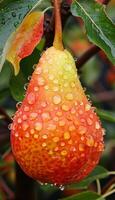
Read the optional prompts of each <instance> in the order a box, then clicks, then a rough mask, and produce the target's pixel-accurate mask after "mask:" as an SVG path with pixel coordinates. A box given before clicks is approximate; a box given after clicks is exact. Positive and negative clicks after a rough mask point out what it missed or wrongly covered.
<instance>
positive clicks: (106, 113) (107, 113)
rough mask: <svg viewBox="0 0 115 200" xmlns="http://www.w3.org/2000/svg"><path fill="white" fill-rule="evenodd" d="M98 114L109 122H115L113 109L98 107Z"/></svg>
mask: <svg viewBox="0 0 115 200" xmlns="http://www.w3.org/2000/svg"><path fill="white" fill-rule="evenodd" d="M96 112H97V114H98V115H99V116H100V118H101V119H104V120H106V121H109V122H113V123H114V122H115V113H113V112H111V111H106V110H102V109H97V110H96Z"/></svg>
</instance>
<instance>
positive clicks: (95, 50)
mask: <svg viewBox="0 0 115 200" xmlns="http://www.w3.org/2000/svg"><path fill="white" fill-rule="evenodd" d="M100 50H101V49H100V48H99V47H97V46H96V45H92V46H91V47H90V48H89V49H88V50H87V51H86V52H85V53H84V54H83V55H81V56H80V57H79V58H78V60H77V61H76V66H77V68H78V69H79V68H81V67H82V66H83V65H84V64H85V63H86V62H87V61H88V60H89V59H90V58H91V57H92V56H94V55H95V54H96V53H98V52H99V51H100Z"/></svg>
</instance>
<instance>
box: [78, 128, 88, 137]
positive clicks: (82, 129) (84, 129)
mask: <svg viewBox="0 0 115 200" xmlns="http://www.w3.org/2000/svg"><path fill="white" fill-rule="evenodd" d="M78 131H79V134H81V135H82V134H84V133H86V131H87V129H86V127H85V126H80V127H79V129H78Z"/></svg>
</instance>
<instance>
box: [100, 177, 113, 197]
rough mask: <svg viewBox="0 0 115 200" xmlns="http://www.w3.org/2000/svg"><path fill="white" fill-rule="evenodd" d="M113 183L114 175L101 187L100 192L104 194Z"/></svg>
mask: <svg viewBox="0 0 115 200" xmlns="http://www.w3.org/2000/svg"><path fill="white" fill-rule="evenodd" d="M113 183H115V177H113V178H112V179H110V181H109V182H108V183H107V184H106V185H105V186H104V187H103V189H102V194H105V193H106V192H107V190H108V189H109V187H110V186H111V185H112V184H113Z"/></svg>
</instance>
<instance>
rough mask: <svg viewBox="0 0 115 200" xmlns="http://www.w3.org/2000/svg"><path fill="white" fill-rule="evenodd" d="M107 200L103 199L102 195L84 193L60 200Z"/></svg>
mask: <svg viewBox="0 0 115 200" xmlns="http://www.w3.org/2000/svg"><path fill="white" fill-rule="evenodd" d="M89 199H90V200H105V199H104V198H103V197H101V196H100V195H98V194H97V193H95V192H90V191H87V192H82V193H79V194H76V195H73V196H70V197H66V198H63V199H60V200H89Z"/></svg>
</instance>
